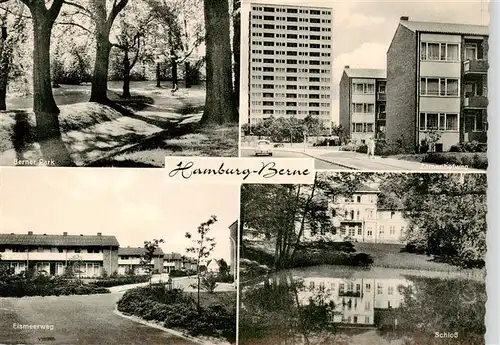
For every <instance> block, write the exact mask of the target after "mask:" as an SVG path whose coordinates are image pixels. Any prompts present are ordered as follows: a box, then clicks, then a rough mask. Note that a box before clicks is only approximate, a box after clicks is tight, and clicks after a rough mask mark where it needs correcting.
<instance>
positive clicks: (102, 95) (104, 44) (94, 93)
mask: <svg viewBox="0 0 500 345" xmlns="http://www.w3.org/2000/svg"><path fill="white" fill-rule="evenodd" d="M59 1H61V0H59ZM90 2H91V8H92V11H91V12H92V18H93V20H94V24H95V38H96V56H95V63H94V73H93V76H92V88H91V90H90V102H97V103H101V104H107V103H109V99H108V95H107V91H108V72H109V54H110V52H111V47H112V45H111V42H110V40H109V34H110V31H111V28H112V26H113V22H114V21H115V19H116V17H117V16H118V14H119V13H120V11H121V10H123V9H124V8H125V6H126V5H127V3H128V0H113V4H112V6H111V9H110V11H109V14H108V11H107V6H106V0H90Z"/></svg>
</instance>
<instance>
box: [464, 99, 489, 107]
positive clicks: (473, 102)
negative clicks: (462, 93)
mask: <svg viewBox="0 0 500 345" xmlns="http://www.w3.org/2000/svg"><path fill="white" fill-rule="evenodd" d="M487 107H488V97H486V96H469V97H466V98H465V99H464V108H466V109H486V108H487Z"/></svg>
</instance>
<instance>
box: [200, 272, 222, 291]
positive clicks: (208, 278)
mask: <svg viewBox="0 0 500 345" xmlns="http://www.w3.org/2000/svg"><path fill="white" fill-rule="evenodd" d="M217 285H218V284H217V277H216V275H215V274H213V273H207V274H204V275H203V277H202V278H201V285H200V287H201V288H202V289H203V290H205V291H207V292H208V293H214V290H215V288H216V287H217Z"/></svg>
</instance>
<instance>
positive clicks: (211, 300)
mask: <svg viewBox="0 0 500 345" xmlns="http://www.w3.org/2000/svg"><path fill="white" fill-rule="evenodd" d="M184 293H185V294H186V295H187V296H189V297H191V298H192V299H193V300H194V301H196V299H197V297H196V296H197V294H196V292H184ZM200 305H201V306H202V307H203V308H206V307H208V306H210V305H221V306H223V307H224V308H225V309H226V310H228V311H229V310H234V309H235V308H236V291H234V292H233V291H221V292H214V293H209V292H206V291H202V292H201V293H200Z"/></svg>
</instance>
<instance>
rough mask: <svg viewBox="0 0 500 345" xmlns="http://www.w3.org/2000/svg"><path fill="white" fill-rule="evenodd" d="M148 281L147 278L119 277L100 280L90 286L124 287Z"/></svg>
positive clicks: (144, 276) (143, 276)
mask: <svg viewBox="0 0 500 345" xmlns="http://www.w3.org/2000/svg"><path fill="white" fill-rule="evenodd" d="M148 281H149V276H146V275H142V276H121V277H116V278H104V277H103V278H101V279H98V280H96V281H95V282H93V283H92V284H93V285H95V286H100V287H112V286H118V285H126V284H137V283H145V282H148Z"/></svg>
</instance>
